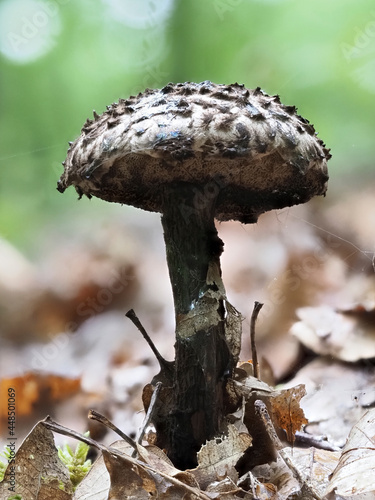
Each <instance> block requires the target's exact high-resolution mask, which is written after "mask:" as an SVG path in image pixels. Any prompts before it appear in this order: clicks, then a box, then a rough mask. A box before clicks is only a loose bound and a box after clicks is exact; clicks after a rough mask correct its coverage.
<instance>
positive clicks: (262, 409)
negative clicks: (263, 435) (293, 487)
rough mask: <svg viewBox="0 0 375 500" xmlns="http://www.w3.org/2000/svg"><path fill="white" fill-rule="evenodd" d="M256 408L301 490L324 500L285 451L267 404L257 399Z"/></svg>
mask: <svg viewBox="0 0 375 500" xmlns="http://www.w3.org/2000/svg"><path fill="white" fill-rule="evenodd" d="M254 407H255V412H256V414H257V415H258V417H259V418H260V420H261V421H262V422H263V425H264V427H265V429H266V431H267V434H268V435H269V437H270V439H271V441H272V443H273V445H274V447H275V448H276V450H277V451H278V453H279V455H280V456H281V458H282V459H283V460H284V462H285V464H286V465H287V467H289V469H290V470H291V472H292V474H293V475H294V477H296V478H297V479H298V481H299V482H300V484H301V488H303V489H304V490H305V491H306V492H307V493H308V494H309V495H311V497H312V498H315V500H322V498H321V496H320V495H319V494H318V493H317V492H316V491H315V488H313V487H312V486H310V485H309V484H308V483H307V481H306V479H305V478H304V477H303V476H302V474H301V473H300V471H299V470H298V469H297V467H296V466H295V465H294V463H293V462H292V460H291V459H290V458H289V456H288V455H287V453H286V452H285V450H284V449H283V445H282V443H281V441H280V439H279V437H278V435H277V434H276V431H275V427H274V426H273V423H272V420H271V417H270V415H269V413H268V410H267V406H266V405H265V403H263V401H261V400H260V399H257V400H256V401H255V403H254Z"/></svg>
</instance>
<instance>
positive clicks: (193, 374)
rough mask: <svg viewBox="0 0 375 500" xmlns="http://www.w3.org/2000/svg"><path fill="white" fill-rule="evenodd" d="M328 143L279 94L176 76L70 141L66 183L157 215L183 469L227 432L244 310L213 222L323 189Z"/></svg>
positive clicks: (170, 425) (163, 433)
mask: <svg viewBox="0 0 375 500" xmlns="http://www.w3.org/2000/svg"><path fill="white" fill-rule="evenodd" d="M329 158H330V154H329V150H328V149H326V148H325V145H324V144H323V142H322V141H321V140H319V139H318V138H317V136H316V133H315V130H314V127H313V126H312V125H311V124H310V123H309V122H308V121H307V120H305V119H304V118H302V117H301V116H299V115H297V113H296V108H295V107H294V106H284V105H282V104H281V103H280V99H279V96H277V95H276V96H269V95H267V94H265V93H264V92H263V91H262V90H261V89H260V88H256V89H255V90H248V89H246V88H245V87H244V86H243V85H239V84H237V83H235V84H232V85H217V84H214V83H212V82H210V81H205V82H202V83H198V84H197V83H190V82H187V83H179V84H171V83H170V84H168V85H166V86H165V87H163V88H162V89H160V90H150V89H147V90H145V92H144V93H140V94H138V95H137V96H136V97H134V96H132V97H130V98H129V99H126V100H124V99H120V100H119V102H118V103H114V104H112V105H111V106H107V111H105V112H104V113H103V114H102V115H100V116H99V115H98V114H97V113H96V112H95V111H94V119H93V120H87V122H86V123H85V124H84V126H83V128H82V133H81V135H80V136H79V137H78V139H77V140H76V141H75V142H74V143H71V146H70V148H69V151H68V154H67V159H66V161H65V162H64V163H63V165H64V173H63V174H62V176H61V178H60V180H59V183H58V190H59V191H60V192H64V190H65V189H66V188H67V187H68V186H71V185H73V186H74V187H75V189H76V190H77V192H78V194H79V197H82V195H86V196H87V197H89V198H91V196H96V197H98V198H101V199H103V200H106V201H111V202H116V203H121V204H127V205H133V206H134V207H138V208H142V209H144V210H149V211H154V212H160V213H161V214H162V217H161V220H162V225H163V230H164V239H165V245H166V254H167V262H168V267H169V275H170V280H171V284H172V290H173V297H174V305H175V316H176V344H175V351H176V358H175V365H174V370H173V377H172V379H173V380H171V382H170V388H169V392H168V391H167V388H164V389H165V392H164V396H163V393H162V396H161V400H162V401H163V402H164V406H163V405H161V408H160V409H159V411H158V414H157V415H156V416H155V418H154V420H155V422H154V423H155V425H156V428H157V434H158V438H157V439H158V444H159V445H160V446H161V447H162V448H165V449H166V450H167V453H168V455H169V457H170V458H171V459H172V461H173V462H174V463H175V465H176V466H178V467H180V468H186V467H192V466H194V465H195V464H196V452H197V450H199V447H200V446H201V445H202V443H204V442H205V441H206V440H207V439H210V438H212V437H214V436H215V435H217V434H218V432H220V429H221V428H222V424H223V419H224V416H225V385H226V380H227V378H228V377H230V376H231V374H232V370H233V368H234V367H235V365H236V362H237V360H238V356H239V352H240V345H241V316H240V314H239V313H238V312H237V311H236V310H235V308H234V307H233V306H232V305H231V304H230V303H229V302H228V300H227V298H226V294H225V288H224V285H223V282H222V279H221V269H220V255H221V253H222V251H223V242H222V241H221V240H220V238H219V237H218V234H217V230H216V227H215V223H214V219H215V218H216V219H217V220H219V221H228V220H238V221H240V222H242V223H254V222H256V221H257V219H258V217H259V215H260V214H262V213H263V212H266V211H268V210H271V209H281V208H283V207H287V206H292V205H296V204H299V203H304V202H306V201H308V200H309V199H310V198H312V197H313V196H315V195H324V194H325V192H326V188H327V180H328V175H327V160H328V159H329Z"/></svg>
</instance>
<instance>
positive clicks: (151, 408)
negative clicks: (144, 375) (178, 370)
mask: <svg viewBox="0 0 375 500" xmlns="http://www.w3.org/2000/svg"><path fill="white" fill-rule="evenodd" d="M161 387H162V383H161V382H158V383H157V384H156V387H155V390H154V392H153V393H152V397H151V401H150V406H149V407H148V410H147V413H146V417H145V419H144V421H143V424H142V428H141V431H140V433H139V436H138V438H137V443H138V444H141V443H142V439H143V436H144V435H145V432H146V429H147V427H148V426H149V425H150V422H151V420H152V417H153V415H154V413H155V409H156V401H157V399H158V395H159V392H160V390H161ZM136 455H137V450H134V451H133V453H132V457H133V458H134V457H136Z"/></svg>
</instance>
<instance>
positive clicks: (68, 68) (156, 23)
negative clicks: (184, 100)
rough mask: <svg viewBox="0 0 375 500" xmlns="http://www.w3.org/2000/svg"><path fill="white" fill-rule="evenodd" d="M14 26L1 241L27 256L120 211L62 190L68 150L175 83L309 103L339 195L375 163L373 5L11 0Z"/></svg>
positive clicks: (1, 69)
mask: <svg viewBox="0 0 375 500" xmlns="http://www.w3.org/2000/svg"><path fill="white" fill-rule="evenodd" d="M0 19H1V21H0V44H1V45H0V75H1V103H0V107H1V108H0V109H1V113H0V141H1V153H0V160H1V164H0V232H1V234H2V235H3V236H4V237H6V238H8V239H10V240H11V241H13V242H15V243H16V244H17V245H19V246H21V247H23V248H24V249H26V248H29V249H30V246H32V242H33V241H35V239H36V235H38V234H39V233H38V232H39V231H40V230H41V228H44V230H46V228H47V229H48V228H49V229H50V230H51V234H53V232H54V231H55V232H56V233H59V232H62V233H64V232H66V234H69V233H68V232H69V221H71V220H74V219H76V218H78V217H81V218H82V217H87V218H88V220H92V219H93V218H95V217H101V216H102V214H103V213H104V214H108V213H114V212H115V213H119V212H116V211H117V210H119V209H120V207H118V208H116V207H111V206H110V205H109V204H105V203H103V202H101V201H99V200H92V201H91V202H89V201H88V200H85V201H84V202H83V201H82V202H81V203H79V204H78V203H76V202H75V200H76V198H77V196H76V194H75V192H74V190H73V189H71V190H69V191H68V192H67V193H66V195H64V196H61V195H59V194H58V193H57V191H56V181H57V179H58V178H59V176H60V174H61V172H62V167H61V164H60V163H61V161H62V160H64V158H65V154H66V149H67V142H68V140H74V139H75V138H76V136H77V135H78V134H79V132H80V128H81V126H82V125H83V122H84V121H85V120H86V118H87V116H89V115H91V113H92V109H93V108H95V110H96V111H97V112H102V111H103V110H104V109H105V105H107V104H110V103H111V102H113V101H117V100H118V98H119V97H123V98H126V97H128V96H129V95H130V94H135V93H138V92H140V91H143V90H144V88H145V87H160V86H163V85H164V84H165V83H167V82H168V81H174V82H177V81H186V80H190V81H202V80H207V79H210V80H213V81H215V82H217V83H232V82H235V81H237V82H239V83H244V84H245V85H246V86H247V87H250V88H254V87H256V86H260V87H262V88H263V89H264V90H265V91H266V92H268V93H278V94H280V95H281V99H282V102H284V103H286V104H295V105H297V106H298V108H299V112H300V113H301V114H302V115H303V116H305V117H307V118H308V119H309V120H310V121H312V122H313V123H314V124H315V126H316V128H317V130H318V131H319V135H320V137H321V138H322V139H323V140H324V141H325V142H326V144H327V145H328V146H329V147H331V148H332V153H333V159H332V160H331V162H330V173H331V181H330V189H335V185H336V186H338V185H340V183H341V182H342V173H345V175H344V178H345V179H348V182H349V181H350V182H351V183H353V182H354V183H356V182H357V181H356V180H355V178H358V177H365V176H366V175H367V176H368V175H369V174H370V171H371V168H372V167H373V162H374V160H373V158H374V141H373V130H372V127H373V125H374V110H375V105H374V97H375V7H374V3H373V0H357V1H356V2H352V1H351V0H331V1H330V2H327V1H325V0H316V1H314V2H301V1H299V0H205V1H202V0H137V2H135V1H133V0H91V1H89V0H79V1H76V2H73V1H72V0H50V1H47V0H42V1H38V2H37V1H36V0H0ZM339 176H340V177H339ZM128 210H130V209H128Z"/></svg>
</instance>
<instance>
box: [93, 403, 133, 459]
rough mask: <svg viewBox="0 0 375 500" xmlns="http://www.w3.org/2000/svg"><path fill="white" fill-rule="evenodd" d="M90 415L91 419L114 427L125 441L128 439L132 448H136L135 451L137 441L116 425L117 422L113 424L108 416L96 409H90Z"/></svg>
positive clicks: (111, 427) (110, 427)
mask: <svg viewBox="0 0 375 500" xmlns="http://www.w3.org/2000/svg"><path fill="white" fill-rule="evenodd" d="M88 417H89V418H90V419H91V420H96V422H100V423H101V424H103V425H105V426H106V427H108V428H109V429H112V430H113V431H114V432H115V433H116V434H118V435H119V436H120V437H121V438H122V439H123V440H124V441H126V442H127V443H128V444H129V445H130V446H131V447H132V448H134V450H135V451H136V450H137V443H136V442H135V441H134V439H132V438H131V437H129V436H128V435H126V434H125V433H124V432H122V430H121V429H119V428H118V427H116V426H115V424H113V423H112V422H111V421H110V420H108V418H107V417H105V416H104V415H102V414H101V413H99V412H97V411H96V410H90V411H89V414H88Z"/></svg>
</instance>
